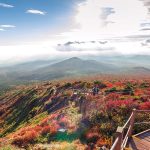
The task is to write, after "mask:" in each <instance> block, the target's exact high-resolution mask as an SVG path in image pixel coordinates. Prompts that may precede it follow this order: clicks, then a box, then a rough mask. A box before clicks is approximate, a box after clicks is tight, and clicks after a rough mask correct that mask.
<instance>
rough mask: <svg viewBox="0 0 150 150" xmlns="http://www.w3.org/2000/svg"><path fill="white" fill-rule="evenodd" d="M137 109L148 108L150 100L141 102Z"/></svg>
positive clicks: (149, 107) (149, 108)
mask: <svg viewBox="0 0 150 150" xmlns="http://www.w3.org/2000/svg"><path fill="white" fill-rule="evenodd" d="M139 109H142V110H144V109H145V110H150V102H145V103H141V104H140V106H139Z"/></svg>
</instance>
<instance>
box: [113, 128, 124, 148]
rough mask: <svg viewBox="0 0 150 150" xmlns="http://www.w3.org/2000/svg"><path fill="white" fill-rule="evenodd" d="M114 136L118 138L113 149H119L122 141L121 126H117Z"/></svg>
mask: <svg viewBox="0 0 150 150" xmlns="http://www.w3.org/2000/svg"><path fill="white" fill-rule="evenodd" d="M116 138H118V143H117V145H116V148H115V150H121V145H122V141H123V128H122V127H118V128H117V131H116Z"/></svg>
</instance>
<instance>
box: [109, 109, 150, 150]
mask: <svg viewBox="0 0 150 150" xmlns="http://www.w3.org/2000/svg"><path fill="white" fill-rule="evenodd" d="M137 113H148V114H150V110H136V109H133V111H132V114H131V115H130V117H129V119H128V120H127V122H126V123H125V125H124V126H122V127H118V128H117V131H116V138H115V140H114V143H113V145H112V147H111V149H110V150H150V129H148V130H146V131H143V132H141V133H138V134H136V135H132V131H133V126H134V124H135V123H136V122H135V116H136V115H137ZM143 123H144V124H145V123H148V124H150V122H140V124H143ZM136 124H137V123H136ZM138 124H139V123H138ZM127 128H128V130H127V132H126V133H125V129H127Z"/></svg>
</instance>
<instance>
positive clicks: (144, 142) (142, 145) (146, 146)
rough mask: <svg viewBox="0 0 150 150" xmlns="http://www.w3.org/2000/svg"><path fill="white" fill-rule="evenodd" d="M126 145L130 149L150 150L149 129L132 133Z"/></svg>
mask: <svg viewBox="0 0 150 150" xmlns="http://www.w3.org/2000/svg"><path fill="white" fill-rule="evenodd" d="M128 146H129V148H130V149H131V150H150V129H149V130H146V131H144V132H142V133H139V134H137V135H133V136H132V138H131V140H129V142H128Z"/></svg>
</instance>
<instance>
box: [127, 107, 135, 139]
mask: <svg viewBox="0 0 150 150" xmlns="http://www.w3.org/2000/svg"><path fill="white" fill-rule="evenodd" d="M132 113H133V115H132V117H131V120H130V126H131V128H130V131H129V134H128V137H129V138H130V137H131V136H132V131H133V126H134V121H135V115H136V109H133V111H132Z"/></svg>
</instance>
